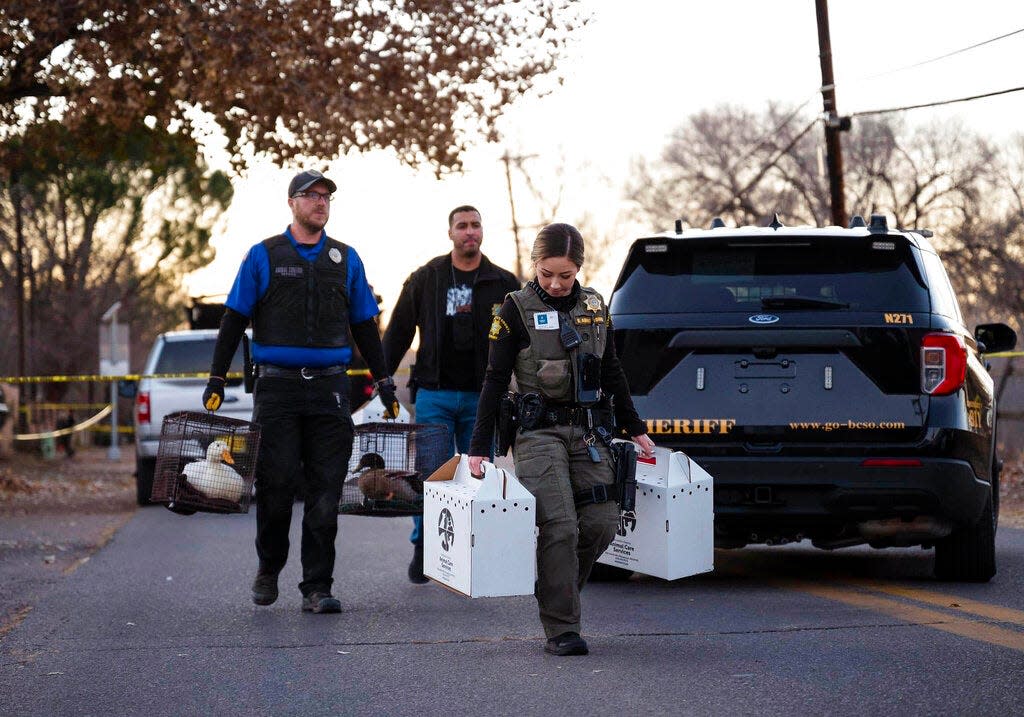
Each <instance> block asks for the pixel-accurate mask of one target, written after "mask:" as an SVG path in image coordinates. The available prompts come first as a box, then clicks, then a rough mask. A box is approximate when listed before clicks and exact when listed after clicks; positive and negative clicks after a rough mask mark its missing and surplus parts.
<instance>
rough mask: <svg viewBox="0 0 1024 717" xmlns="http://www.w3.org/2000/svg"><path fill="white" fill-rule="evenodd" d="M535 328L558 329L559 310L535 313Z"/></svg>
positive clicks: (543, 329)
mask: <svg viewBox="0 0 1024 717" xmlns="http://www.w3.org/2000/svg"><path fill="white" fill-rule="evenodd" d="M533 328H535V329H537V330H538V331H556V330H557V329H558V312H557V311H539V312H537V313H536V314H534V315H533Z"/></svg>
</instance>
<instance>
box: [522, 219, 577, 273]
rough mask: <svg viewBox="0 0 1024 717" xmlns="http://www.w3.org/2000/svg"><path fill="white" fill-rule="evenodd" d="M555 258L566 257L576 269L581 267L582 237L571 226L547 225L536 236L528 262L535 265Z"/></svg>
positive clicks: (560, 224)
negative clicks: (543, 260)
mask: <svg viewBox="0 0 1024 717" xmlns="http://www.w3.org/2000/svg"><path fill="white" fill-rule="evenodd" d="M556 256H564V257H567V258H568V259H569V261H571V262H572V263H573V264H575V265H576V268H577V269H580V268H582V267H583V236H582V235H581V234H580V230H579V229H577V228H576V227H574V226H573V225H572V224H563V223H556V224H548V225H547V226H546V227H544V228H543V229H541V230H540V233H539V234H537V238H536V239H535V240H534V242H533V250H532V251H531V252H530V260H531V261H532V262H533V263H534V264H536V263H537V262H538V261H541V260H542V259H550V258H552V257H556Z"/></svg>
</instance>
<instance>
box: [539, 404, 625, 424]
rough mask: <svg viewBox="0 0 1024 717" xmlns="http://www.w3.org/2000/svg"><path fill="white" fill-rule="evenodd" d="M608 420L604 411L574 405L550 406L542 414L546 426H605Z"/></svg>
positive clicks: (542, 420)
mask: <svg viewBox="0 0 1024 717" xmlns="http://www.w3.org/2000/svg"><path fill="white" fill-rule="evenodd" d="M588 414H589V416H588ZM588 418H589V420H588ZM608 418H610V416H609V415H608V412H607V411H606V410H604V409H601V408H597V407H592V408H586V407H585V406H573V405H563V406H551V405H549V406H546V407H545V408H544V412H543V413H542V414H541V422H542V423H543V425H545V426H603V425H605V424H606V421H607V419H608Z"/></svg>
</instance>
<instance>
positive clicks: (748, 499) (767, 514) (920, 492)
mask: <svg viewBox="0 0 1024 717" xmlns="http://www.w3.org/2000/svg"><path fill="white" fill-rule="evenodd" d="M693 458H694V460H696V461H697V462H698V463H699V464H700V465H701V466H702V467H703V468H704V469H705V470H706V471H707V472H708V473H710V474H711V475H712V476H713V477H714V480H715V522H716V524H717V525H718V526H719V527H720V528H723V529H726V530H728V529H731V528H734V527H735V528H743V529H747V528H752V527H756V528H762V527H766V526H783V525H788V526H798V527H799V526H801V525H806V526H808V527H810V526H825V525H842V524H851V523H861V522H864V521H872V520H885V519H891V518H902V519H911V518H917V517H922V516H929V517H935V518H938V519H940V520H945V521H950V522H952V523H959V524H968V523H973V522H976V521H977V520H978V519H979V518H980V516H981V512H982V510H983V508H984V506H985V500H986V499H987V497H988V494H989V491H990V486H989V483H988V482H987V481H985V480H982V479H979V478H978V477H977V475H976V474H975V473H974V470H973V469H972V468H971V466H970V464H969V463H967V462H966V461H961V460H954V459H940V458H922V459H921V465H920V466H913V467H885V468H882V467H865V466H862V465H861V460H862V459H861V458H820V457H815V458H785V459H777V458H765V457H763V456H762V457H750V458H747V457H702V456H693Z"/></svg>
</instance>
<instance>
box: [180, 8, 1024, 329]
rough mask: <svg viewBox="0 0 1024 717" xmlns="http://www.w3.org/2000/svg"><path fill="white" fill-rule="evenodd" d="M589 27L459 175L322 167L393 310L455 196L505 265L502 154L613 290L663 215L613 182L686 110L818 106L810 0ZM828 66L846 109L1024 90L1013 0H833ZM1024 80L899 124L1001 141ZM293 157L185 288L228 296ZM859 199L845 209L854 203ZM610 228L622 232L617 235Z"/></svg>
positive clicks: (284, 219)
mask: <svg viewBox="0 0 1024 717" xmlns="http://www.w3.org/2000/svg"><path fill="white" fill-rule="evenodd" d="M582 3H583V5H584V6H585V7H586V8H587V9H588V10H589V11H590V13H591V17H592V19H591V21H590V22H589V23H588V25H587V26H586V27H584V28H583V29H582V31H580V32H579V33H578V34H577V35H576V37H575V39H574V42H573V43H572V45H571V46H570V48H569V50H568V53H567V56H566V58H565V59H564V60H563V61H562V63H561V66H560V67H561V71H562V74H563V77H564V82H563V84H562V85H561V86H560V87H558V88H557V89H556V90H555V91H554V92H552V93H550V94H548V95H546V96H544V97H540V98H537V97H526V98H523V99H521V100H520V101H517V102H516V103H515V104H514V105H513V106H511V107H510V108H509V109H508V110H507V112H506V113H505V115H504V116H503V118H502V120H501V121H500V123H499V128H500V129H501V131H502V133H503V135H504V140H503V141H502V142H501V143H494V144H487V143H484V142H483V141H482V140H481V141H479V142H478V143H477V144H476V145H475V146H474V147H473V148H472V149H471V150H470V151H469V152H467V153H466V154H465V155H464V171H463V173H462V174H460V175H456V176H451V177H446V178H444V179H440V180H439V179H437V178H436V177H435V176H434V174H433V172H432V171H431V170H430V169H429V168H426V167H425V168H423V169H421V170H414V169H410V168H408V167H406V166H404V165H402V164H400V163H399V162H398V161H397V160H396V159H394V157H393V156H392V155H390V154H388V153H386V152H383V151H377V152H371V153H368V154H364V155H349V156H345V157H342V158H340V159H338V160H335V161H333V162H330V163H324V164H322V165H321V166H320V167H319V168H320V169H323V170H325V173H326V174H327V176H329V177H330V178H331V179H333V180H334V181H335V182H337V184H338V193H337V194H336V195H335V200H334V202H333V203H332V207H331V219H330V221H329V223H328V225H327V230H328V233H329V234H330V235H331V236H332V237H334V238H336V239H339V240H341V241H344V242H345V243H347V244H349V245H351V246H353V247H354V248H355V249H356V251H357V252H358V253H359V255H360V256H361V257H362V259H363V262H364V264H365V265H366V270H367V276H368V278H369V280H370V282H371V284H373V286H374V288H375V290H376V291H377V292H378V293H379V294H380V295H381V296H382V297H383V304H382V308H383V309H384V313H385V320H386V318H387V312H388V311H389V309H390V308H391V307H393V306H394V304H395V301H396V300H397V298H398V293H399V291H400V290H401V287H402V282H403V281H404V280H405V278H406V277H407V276H408V275H409V274H410V273H411V272H412V271H413V270H414V269H415V268H417V267H418V266H420V265H421V264H423V263H424V262H425V261H427V260H428V259H430V258H431V257H434V256H437V255H439V254H444V253H447V252H448V251H450V249H451V243H450V241H449V239H448V236H447V215H448V212H449V210H450V209H452V208H453V207H455V206H458V205H460V204H472V205H474V206H476V207H478V208H479V209H480V210H481V214H482V216H483V224H484V231H485V234H484V242H483V247H482V248H483V251H484V253H485V254H487V255H488V257H489V258H491V259H492V260H493V261H495V262H496V263H498V264H499V265H502V266H505V267H507V268H510V269H512V268H514V249H513V233H512V229H511V226H512V221H511V213H510V208H509V193H508V189H507V186H506V180H505V168H504V164H503V163H502V162H501V160H500V157H501V156H502V154H503V153H504V152H505V151H508V152H510V153H511V154H512V155H524V156H527V157H528V158H527V159H524V160H523V165H522V166H523V169H524V170H525V171H526V172H528V173H529V175H530V178H531V180H532V182H533V183H534V185H535V186H536V187H539V188H540V189H541V192H542V194H543V197H544V199H543V202H544V205H546V206H547V207H550V206H552V205H553V204H554V203H555V201H556V198H558V197H559V196H560V197H561V199H560V202H559V203H558V207H559V211H558V213H557V217H556V218H557V219H558V220H560V221H567V222H570V223H576V222H579V221H580V220H581V218H582V217H584V216H585V215H590V217H591V218H592V224H593V225H595V226H597V227H598V231H603V232H612V233H613V234H614V236H615V241H614V243H613V244H612V246H611V248H610V249H609V250H608V256H607V257H605V261H604V262H603V268H602V269H601V270H600V271H598V272H593V273H592V274H591V275H588V274H587V271H586V266H584V271H583V274H582V278H583V279H584V281H585V282H586V283H589V284H591V285H593V286H594V287H595V288H597V289H598V290H599V291H602V292H603V293H604V294H605V296H606V298H607V295H608V294H609V293H610V291H611V287H612V285H613V283H614V280H615V276H616V274H617V269H618V266H619V265H620V264H621V262H622V259H623V258H624V256H625V253H626V251H627V250H628V247H629V244H630V242H631V241H632V240H633V239H634V238H636V237H637V236H641V235H643V234H644V233H647V232H652V231H664V230H667V229H669V228H670V227H644V226H641V225H637V224H635V223H630V222H629V221H626V220H625V219H624V217H625V211H626V208H627V207H626V205H625V203H624V202H623V200H622V194H623V189H622V187H623V185H624V183H625V181H626V179H627V177H628V173H629V167H630V163H631V161H632V160H633V159H634V158H636V157H644V158H647V159H656V158H657V157H658V155H659V153H660V152H661V149H662V147H663V146H664V145H665V144H666V141H667V139H668V136H669V135H670V133H671V132H672V130H673V129H674V128H675V127H677V126H679V125H681V124H682V123H683V122H684V121H685V120H686V118H687V117H688V116H690V115H692V114H694V113H696V112H698V111H700V110H703V109H709V108H713V107H715V106H717V105H721V104H733V105H740V106H744V107H748V108H750V109H753V110H755V111H758V110H763V109H765V108H766V107H767V105H768V103H769V102H778V103H784V104H787V105H789V106H797V105H801V104H803V103H804V102H807V105H806V108H805V112H806V116H807V117H808V118H810V117H812V116H813V115H814V114H815V113H819V112H820V111H821V106H822V105H821V95H820V92H819V88H820V85H821V69H820V64H819V58H818V41H817V25H816V19H815V4H814V0H716V1H715V2H707V1H705V0H700V1H697V0H628V2H627V1H626V0H582ZM829 19H830V26H831V43H832V57H833V70H834V74H835V85H836V100H837V106H838V109H839V112H840V114H848V113H852V112H858V111H866V110H874V109H884V108H889V107H899V106H907V105H913V104H919V103H927V102H933V101H937V100H945V99H953V98H958V97H964V96H970V95H976V94H981V93H986V92H993V91H998V90H1002V89H1007V88H1012V87H1017V86H1022V85H1024V70H1022V69H1021V68H1022V67H1024V61H1022V60H1024V32H1021V33H1018V34H1014V35H1012V36H1010V37H1006V38H1005V39H1001V40H998V41H995V42H991V43H988V44H985V45H983V46H981V47H978V48H975V49H971V50H968V51H965V52H960V53H958V54H955V55H953V56H951V57H948V58H945V59H941V60H937V61H934V62H927V63H926V64H923V65H920V66H917V67H912V66H913V65H916V64H917V63H921V62H924V61H928V60H932V59H934V58H939V57H941V56H943V55H946V54H947V53H952V52H954V51H957V50H961V49H962V48H966V47H968V46H971V45H974V44H976V43H982V42H985V41H987V40H990V39H992V38H995V37H998V36H1000V35H1005V34H1007V33H1012V32H1014V31H1016V30H1021V29H1024V3H1022V2H1017V1H1016V0H1015V1H1007V0H972V2H964V1H963V0H957V1H952V0H831V1H830V2H829ZM1022 117H1024V92H1017V93H1012V94H1008V95H1003V96H1001V97H995V98H989V99H983V100H977V101H973V102H966V103H959V104H954V105H949V106H947V107H943V108H936V109H920V110H913V111H910V112H906V113H904V118H905V120H906V121H907V122H908V123H909V124H911V125H916V124H927V123H929V122H935V121H939V122H946V121H951V120H953V119H958V120H960V121H962V122H963V123H964V124H965V125H966V126H967V127H968V128H970V129H972V130H975V131H977V132H980V133H982V134H984V135H987V136H988V137H990V138H991V139H993V140H996V141H1004V140H1007V139H1009V138H1010V137H1011V135H1012V134H1013V133H1015V132H1024V123H1022V121H1021V118H1022ZM299 169H300V168H299V167H295V166H292V167H288V168H284V169H281V168H277V167H274V166H271V165H269V164H256V165H254V166H253V167H252V168H251V169H250V170H249V172H248V173H247V175H246V176H245V177H244V178H243V179H239V180H236V181H235V198H234V200H233V202H232V204H231V207H230V208H229V209H228V211H227V212H226V215H225V217H224V218H223V221H222V222H221V224H220V225H219V226H218V229H217V231H216V232H215V234H214V238H213V240H212V242H213V245H214V247H215V249H216V251H217V257H216V259H215V260H214V262H213V263H212V264H211V265H210V266H209V267H206V268H205V269H202V270H200V271H199V272H196V273H195V274H193V275H192V276H190V277H189V278H188V280H187V288H188V290H189V291H190V293H191V295H193V296H202V295H217V294H225V293H226V292H227V291H228V290H229V289H230V286H231V283H232V281H233V278H234V276H235V273H236V271H237V268H238V265H239V262H240V261H241V260H242V258H243V257H244V255H245V252H246V251H247V250H248V248H249V246H251V245H252V244H254V243H256V242H258V241H260V240H262V239H264V238H266V237H268V236H271V235H272V234H276V233H279V232H281V231H283V230H284V228H285V227H286V226H287V224H288V222H289V221H290V219H291V215H290V212H289V209H288V206H287V202H286V193H287V192H286V187H287V184H288V181H289V179H290V178H291V176H293V175H294V174H295V172H296V171H298V170H299ZM512 194H513V197H514V200H515V204H516V217H517V220H518V222H519V224H520V225H521V226H522V227H524V228H521V230H520V239H521V241H522V242H523V243H524V245H525V246H527V247H528V246H529V245H530V244H531V243H532V241H533V237H534V236H536V231H537V228H538V227H537V226H536V222H537V221H538V220H539V218H540V217H541V215H542V214H543V213H544V211H543V209H544V208H543V207H542V206H540V205H538V204H537V203H536V202H535V201H534V200H533V198H532V195H531V191H530V188H529V187H528V186H527V183H526V178H525V176H524V174H523V172H521V171H519V170H513V187H512ZM854 209H855V208H854ZM620 234H621V236H620Z"/></svg>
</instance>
